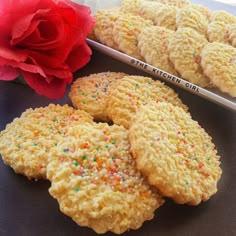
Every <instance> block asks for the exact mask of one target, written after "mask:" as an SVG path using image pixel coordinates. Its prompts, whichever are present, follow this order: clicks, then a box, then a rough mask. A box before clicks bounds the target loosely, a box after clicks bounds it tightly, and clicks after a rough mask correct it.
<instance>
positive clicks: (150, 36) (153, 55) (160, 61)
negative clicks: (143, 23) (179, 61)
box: [138, 26, 178, 75]
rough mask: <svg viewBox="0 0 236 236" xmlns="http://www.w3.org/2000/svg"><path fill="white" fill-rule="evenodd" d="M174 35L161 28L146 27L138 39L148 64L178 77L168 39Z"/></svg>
mask: <svg viewBox="0 0 236 236" xmlns="http://www.w3.org/2000/svg"><path fill="white" fill-rule="evenodd" d="M173 33H174V31H172V30H168V29H166V28H164V27H160V26H148V27H145V28H144V29H143V30H142V32H141V33H140V35H139V37H138V47H139V49H140V53H141V55H142V56H143V57H144V59H145V61H146V62H147V63H149V64H150V65H152V66H155V67H157V68H159V69H161V70H164V71H166V72H168V73H171V74H173V75H178V73H177V71H176V70H175V68H174V65H173V64H172V62H171V61H170V59H169V53H168V39H169V37H170V35H171V34H173Z"/></svg>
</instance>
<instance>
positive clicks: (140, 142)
mask: <svg viewBox="0 0 236 236" xmlns="http://www.w3.org/2000/svg"><path fill="white" fill-rule="evenodd" d="M140 124H142V125H140ZM129 141H130V145H131V152H132V154H133V156H134V158H135V160H136V163H137V168H138V169H139V170H140V171H141V172H142V173H143V174H144V175H145V176H146V177H147V178H148V181H149V183H150V184H151V185H153V186H155V187H156V188H157V189H159V190H160V192H161V193H162V194H163V195H164V196H167V197H169V198H172V199H173V200H174V201H175V202H176V203H179V204H190V205H198V204H199V203H200V202H201V201H206V200H208V199H209V198H210V197H211V196H212V195H214V194H215V193H216V192H217V182H218V181H219V179H220V177H221V173H222V170H221V168H220V161H219V159H220V157H219V156H218V154H217V150H216V148H215V145H214V144H213V142H212V138H211V137H210V136H209V135H208V134H207V133H206V131H205V130H204V129H203V128H202V127H201V126H200V125H199V124H198V123H197V122H196V121H194V120H193V119H192V118H191V116H190V114H189V113H187V112H185V111H184V110H183V109H182V108H181V107H177V106H173V105H172V104H170V103H166V102H159V103H149V104H146V105H145V106H144V105H143V106H141V107H140V109H139V110H138V111H137V113H136V116H135V117H134V119H133V120H132V123H131V125H130V129H129Z"/></svg>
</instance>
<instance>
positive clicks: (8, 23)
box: [0, 0, 94, 99]
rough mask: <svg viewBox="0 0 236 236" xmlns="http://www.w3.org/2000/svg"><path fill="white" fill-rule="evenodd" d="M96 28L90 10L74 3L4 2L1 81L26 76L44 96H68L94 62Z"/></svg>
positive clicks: (0, 11)
mask: <svg viewBox="0 0 236 236" xmlns="http://www.w3.org/2000/svg"><path fill="white" fill-rule="evenodd" d="M93 24H94V19H93V18H92V17H91V16H90V8H88V7H86V6H82V5H78V4H76V3H73V2H72V1H69V0H1V1H0V29H1V32H0V79H1V80H13V79H15V78H16V77H17V76H18V75H19V74H22V75H23V77H24V79H25V81H26V82H27V83H28V85H29V86H30V87H32V88H33V89H34V90H35V91H36V92H37V93H38V94H41V95H44V96H47V97H49V98H54V99H56V98H60V97H62V96H63V95H64V93H65V89H66V86H67V84H69V83H71V81H72V78H73V75H72V72H75V71H76V70H78V69H80V68H81V67H83V66H84V65H85V64H87V63H88V62H89V60H90V55H91V50H90V48H89V47H88V46H87V44H86V42H85V39H86V37H87V35H88V33H89V31H90V30H91V29H92V27H93Z"/></svg>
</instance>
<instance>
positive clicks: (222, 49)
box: [201, 42, 236, 97]
mask: <svg viewBox="0 0 236 236" xmlns="http://www.w3.org/2000/svg"><path fill="white" fill-rule="evenodd" d="M201 57H202V61H201V65H202V68H203V71H204V74H205V75H206V76H208V77H209V78H210V80H211V82H212V83H213V84H214V85H215V86H216V87H217V88H219V90H220V91H222V92H224V93H227V94H229V95H230V96H232V97H236V48H234V47H233V46H231V45H227V44H223V43H217V42H213V43H208V44H207V45H206V46H205V47H204V48H203V50H202V52H201Z"/></svg>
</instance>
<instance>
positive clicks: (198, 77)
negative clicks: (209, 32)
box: [168, 28, 210, 87]
mask: <svg viewBox="0 0 236 236" xmlns="http://www.w3.org/2000/svg"><path fill="white" fill-rule="evenodd" d="M207 43H208V41H207V40H206V38H205V37H204V36H203V35H201V34H199V33H197V32H196V31H195V30H194V29H191V28H180V29H178V30H177V31H176V32H175V33H174V34H173V35H171V36H170V38H169V44H168V51H169V57H170V60H171V61H172V63H173V64H174V67H175V69H176V70H177V71H178V72H179V73H180V75H181V77H182V78H183V79H185V80H187V81H190V82H191V83H194V84H196V85H199V86H202V87H209V86H210V80H209V79H208V78H207V77H206V76H205V75H204V74H203V71H202V68H201V64H200V62H201V57H200V53H201V51H202V48H203V47H204V46H205V45H206V44H207Z"/></svg>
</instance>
